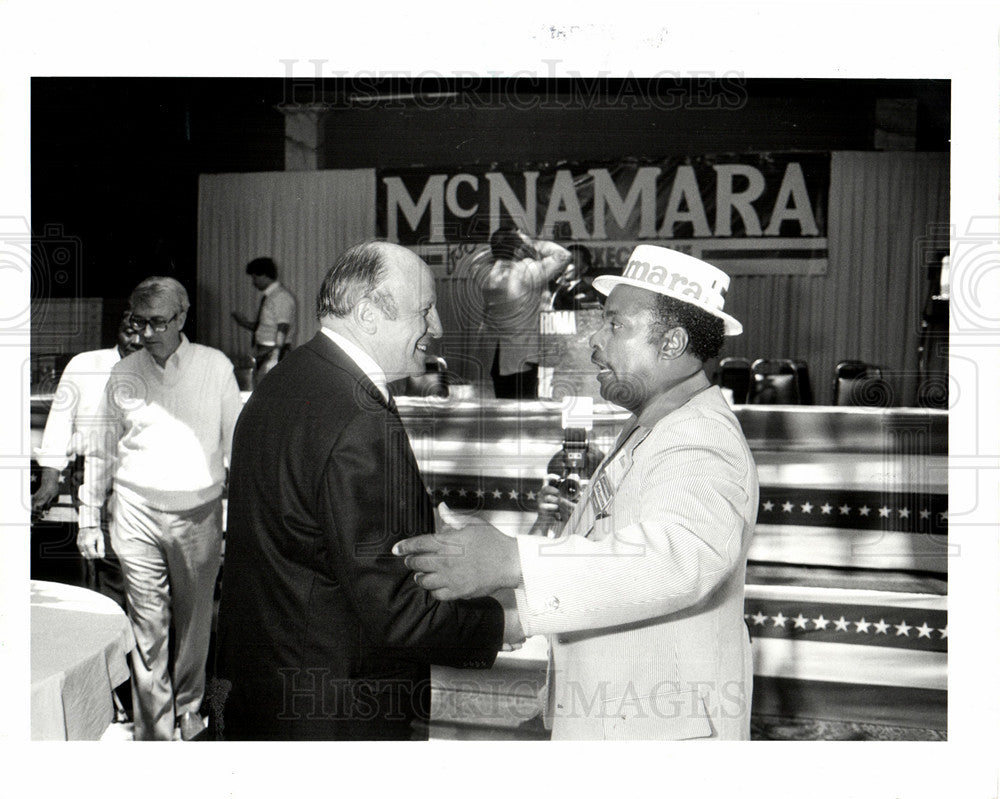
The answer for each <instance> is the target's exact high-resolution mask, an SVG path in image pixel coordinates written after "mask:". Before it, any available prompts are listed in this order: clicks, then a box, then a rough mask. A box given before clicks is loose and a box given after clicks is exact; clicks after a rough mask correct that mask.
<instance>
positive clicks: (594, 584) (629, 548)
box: [516, 386, 758, 740]
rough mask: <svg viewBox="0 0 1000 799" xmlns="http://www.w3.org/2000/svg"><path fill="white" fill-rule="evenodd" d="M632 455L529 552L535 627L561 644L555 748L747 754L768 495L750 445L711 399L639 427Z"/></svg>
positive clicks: (553, 711) (626, 442) (529, 629)
mask: <svg viewBox="0 0 1000 799" xmlns="http://www.w3.org/2000/svg"><path fill="white" fill-rule="evenodd" d="M622 442H623V443H622ZM619 444H620V446H616V451H613V452H612V453H611V455H610V456H609V458H608V459H606V461H605V463H604V464H603V465H602V467H601V468H600V469H599V470H598V472H597V473H595V475H594V480H593V481H592V482H591V486H590V489H589V491H588V493H587V494H586V495H585V496H584V497H583V498H582V499H581V501H580V503H579V504H578V505H577V507H576V509H575V511H574V513H573V515H572V516H571V517H570V519H569V521H568V522H567V525H566V528H565V530H564V535H563V536H561V537H560V538H558V539H555V540H544V539H540V538H538V537H534V536H519V537H518V539H517V540H518V547H519V552H520V558H521V570H522V574H523V578H524V579H523V586H522V587H521V588H519V589H518V590H517V592H516V594H517V600H518V609H519V613H520V616H521V620H522V625H523V626H524V628H525V632H526V633H527V634H528V635H536V634H541V633H545V634H549V635H550V662H549V668H550V681H549V689H550V690H549V697H548V710H549V713H548V716H549V718H550V719H551V725H552V737H553V739H554V740H555V739H571V740H581V739H635V740H649V739H665V740H679V739H686V738H719V739H729V740H733V739H736V740H746V739H748V738H749V732H750V730H749V725H750V699H751V686H752V679H753V663H752V658H751V651H750V640H749V635H748V632H747V629H746V625H745V623H744V620H743V585H744V577H745V572H746V557H747V549H748V547H749V545H750V538H751V535H752V532H753V527H754V522H755V520H756V513H757V501H758V483H757V470H756V467H755V465H754V462H753V458H752V456H751V454H750V449H749V447H748V446H747V443H746V439H745V438H744V436H743V432H742V430H741V429H740V426H739V423H738V422H737V420H736V418H735V416H734V415H733V413H732V411H731V410H730V409H729V407H728V405H727V404H726V401H725V399H724V398H723V396H722V394H721V392H720V391H719V389H718V388H716V387H714V386H712V387H709V388H708V389H706V390H704V391H702V392H700V393H699V394H696V395H695V396H694V397H692V398H691V399H690V400H689V401H688V402H687V403H686V404H685V405H683V406H682V407H680V408H678V409H676V410H673V411H671V412H669V413H667V414H666V415H664V416H662V417H661V418H659V419H655V418H654V419H652V420H650V419H644V424H643V425H642V426H636V421H635V419H634V418H633V419H632V420H630V423H629V424H628V425H626V427H625V429H624V430H623V433H622V436H621V437H620V438H619Z"/></svg>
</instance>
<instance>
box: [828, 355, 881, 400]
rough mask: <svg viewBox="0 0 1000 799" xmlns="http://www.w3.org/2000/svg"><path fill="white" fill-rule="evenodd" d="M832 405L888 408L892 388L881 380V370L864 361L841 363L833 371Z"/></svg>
mask: <svg viewBox="0 0 1000 799" xmlns="http://www.w3.org/2000/svg"><path fill="white" fill-rule="evenodd" d="M833 404H834V405H840V406H855V407H857V406H865V407H874V408H888V407H889V406H890V405H891V404H892V387H891V386H890V385H889V384H888V383H887V382H886V381H885V380H884V379H883V378H882V369H881V368H880V367H878V366H873V365H872V364H870V363H865V362H864V361H841V362H840V363H838V364H837V366H836V369H835V370H834V378H833Z"/></svg>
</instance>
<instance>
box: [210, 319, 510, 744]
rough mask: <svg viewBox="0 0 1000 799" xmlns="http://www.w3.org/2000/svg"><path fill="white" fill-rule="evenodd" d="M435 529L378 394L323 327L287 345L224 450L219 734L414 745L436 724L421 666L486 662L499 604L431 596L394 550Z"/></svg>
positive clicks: (401, 434) (401, 435)
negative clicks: (228, 452) (227, 464)
mask: <svg viewBox="0 0 1000 799" xmlns="http://www.w3.org/2000/svg"><path fill="white" fill-rule="evenodd" d="M433 530H434V518H433V506H432V503H431V499H430V497H429V496H428V494H427V491H426V489H425V487H424V484H423V481H422V480H421V477H420V474H419V472H418V470H417V463H416V460H415V459H414V456H413V452H412V450H411V449H410V444H409V439H408V438H407V435H406V431H405V430H404V429H403V425H402V423H401V422H400V420H399V417H398V415H396V413H395V412H394V411H391V410H390V409H389V408H388V406H387V405H386V404H385V401H384V400H383V398H382V395H381V394H380V393H379V392H378V389H376V388H375V386H374V385H373V384H372V383H371V381H370V380H368V378H367V377H365V376H364V374H363V373H362V372H361V370H360V369H358V367H357V366H356V365H355V364H354V362H353V361H351V360H350V359H349V358H348V357H347V356H346V355H345V354H344V353H343V352H342V351H341V350H340V348H339V347H337V346H336V345H335V344H334V343H333V342H332V341H331V340H330V339H328V338H327V337H326V336H325V335H323V334H322V333H319V334H317V335H316V337H315V338H314V339H313V340H312V341H310V342H308V343H307V344H304V345H303V346H301V347H299V348H297V349H295V350H293V351H292V352H291V353H290V354H289V355H288V356H287V357H286V358H285V359H284V360H283V361H282V362H281V363H279V364H278V365H277V366H276V367H275V368H274V369H273V370H272V371H271V372H270V374H268V376H267V378H266V379H265V380H263V381H262V382H261V384H260V386H259V387H258V388H257V389H256V390H255V391H254V393H253V395H252V396H251V397H250V399H249V401H248V402H247V404H246V407H245V408H244V410H243V413H242V414H241V416H240V418H239V421H238V422H237V425H236V432H235V437H234V441H233V456H232V468H231V470H230V477H229V511H228V524H227V531H226V556H225V565H224V568H223V580H222V601H221V607H220V612H219V634H218V664H217V666H218V673H219V676H220V677H222V678H224V679H226V680H229V681H231V682H232V688H231V690H230V692H229V695H228V698H227V700H226V703H225V706H224V710H223V715H222V723H223V726H224V729H223V731H222V732H223V735H224V736H225V737H226V738H228V739H328V740H329V739H367V740H371V739H385V738H409V737H411V734H412V733H411V729H412V728H414V725H413V722H414V721H422V720H426V719H427V717H428V715H429V711H430V707H429V705H430V665H429V664H431V663H438V664H442V665H448V666H455V667H459V668H488V667H490V666H492V665H493V661H494V659H495V657H496V653H497V650H498V649H499V648H500V646H501V643H502V638H503V612H502V610H501V607H500V604H499V603H498V602H496V601H495V600H493V599H489V598H486V599H479V600H470V601H464V602H438V601H436V600H434V599H433V598H432V597H431V596H430V594H428V593H427V592H426V591H424V590H423V589H421V588H420V587H419V586H417V585H416V583H414V581H413V577H412V575H411V574H410V572H409V571H408V570H407V569H406V567H405V566H404V565H403V563H402V561H401V559H400V558H397V557H395V556H394V555H392V554H390V550H391V548H392V545H393V544H394V543H395V542H396V541H398V540H400V539H401V538H404V537H407V536H410V535H416V534H420V533H427V532H433ZM415 727H416V729H417V730H418V737H419V734H420V733H419V730H421V729H422V730H423V734H424V735H426V725H420V724H417V725H415Z"/></svg>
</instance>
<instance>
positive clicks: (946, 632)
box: [938, 624, 948, 638]
mask: <svg viewBox="0 0 1000 799" xmlns="http://www.w3.org/2000/svg"><path fill="white" fill-rule="evenodd" d="M938 632H939V633H941V637H942V638H947V637H948V625H947V624H946V625H945V626H944V629H943V630H941V629H939V630H938Z"/></svg>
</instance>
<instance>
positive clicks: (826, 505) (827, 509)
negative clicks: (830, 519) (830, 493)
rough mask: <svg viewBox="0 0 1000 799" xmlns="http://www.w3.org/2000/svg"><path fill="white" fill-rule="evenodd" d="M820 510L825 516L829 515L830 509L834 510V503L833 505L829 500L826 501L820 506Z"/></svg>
mask: <svg viewBox="0 0 1000 799" xmlns="http://www.w3.org/2000/svg"><path fill="white" fill-rule="evenodd" d="M819 510H820V513H822V514H823V515H824V516H829V515H830V511H832V510H833V505H831V504H830V503H829V502H824V503H823V505H822V506H820V509H819Z"/></svg>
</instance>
